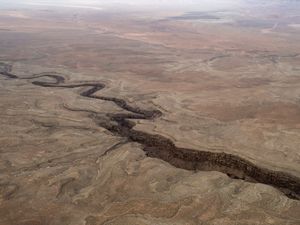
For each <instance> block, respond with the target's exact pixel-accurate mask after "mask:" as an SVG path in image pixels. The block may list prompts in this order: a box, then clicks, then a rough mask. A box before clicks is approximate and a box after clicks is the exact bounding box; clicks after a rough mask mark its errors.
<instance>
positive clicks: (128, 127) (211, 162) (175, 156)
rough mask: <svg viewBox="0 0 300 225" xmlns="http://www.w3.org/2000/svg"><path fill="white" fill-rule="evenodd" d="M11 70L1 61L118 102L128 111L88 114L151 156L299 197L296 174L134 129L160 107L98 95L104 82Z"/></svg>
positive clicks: (86, 94)
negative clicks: (67, 81)
mask: <svg viewBox="0 0 300 225" xmlns="http://www.w3.org/2000/svg"><path fill="white" fill-rule="evenodd" d="M11 70H12V66H11V65H8V64H2V65H1V71H0V74H1V75H3V76H5V77H7V78H9V79H26V80H32V79H37V78H42V77H48V78H51V79H52V80H53V81H52V82H51V81H50V82H48V81H32V84H33V85H37V86H42V87H48V88H82V87H85V88H86V90H83V91H82V92H80V95H81V96H83V97H87V98H91V99H99V100H103V101H111V102H113V103H115V104H116V105H117V106H118V107H120V108H122V109H124V110H125V111H127V112H128V113H126V114H125V113H122V114H121V113H116V114H107V115H106V116H107V119H105V118H102V117H100V116H98V115H97V113H96V112H92V111H90V112H89V116H90V117H92V118H93V119H94V120H95V123H97V125H99V126H101V127H103V128H105V129H107V130H108V131H110V132H111V133H113V134H115V135H119V136H121V137H125V138H127V139H128V140H129V141H133V142H137V143H140V144H142V145H143V150H144V151H145V153H146V155H147V156H149V157H154V158H159V159H162V160H164V161H166V162H168V163H170V164H171V165H173V166H175V167H177V168H182V169H186V170H193V171H198V170H204V171H219V172H222V173H225V174H227V175H228V176H229V177H232V178H235V179H242V180H246V181H250V182H258V183H263V184H268V185H272V186H274V187H276V188H278V189H279V190H281V191H282V192H283V193H285V194H286V196H288V197H289V198H293V199H297V200H300V179H299V178H297V177H295V176H292V175H290V174H287V173H284V172H279V171H272V170H269V169H266V168H263V167H259V166H256V165H255V164H253V163H251V162H250V161H247V160H245V159H242V158H241V157H239V156H235V155H232V154H227V153H224V152H222V153H221V152H220V153H212V152H209V151H201V150H193V149H187V148H178V147H176V146H175V144H174V143H173V142H172V141H171V140H170V139H168V138H165V137H163V136H161V135H153V134H150V133H146V132H142V131H138V130H135V129H133V128H134V126H135V123H134V122H133V121H132V120H136V119H138V120H153V119H155V118H157V117H159V116H161V112H160V111H159V110H145V109H141V108H138V107H133V106H130V105H129V104H127V102H126V101H125V100H123V99H120V98H115V97H104V96H98V95H95V94H96V93H97V92H98V91H100V90H101V89H103V88H105V85H104V84H103V83H100V82H99V83H98V82H97V83H85V82H81V83H78V84H65V79H64V77H63V76H62V75H58V74H51V73H43V74H40V75H39V74H37V75H33V76H27V77H19V76H17V75H15V74H13V73H11ZM87 112H88V111H87Z"/></svg>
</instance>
